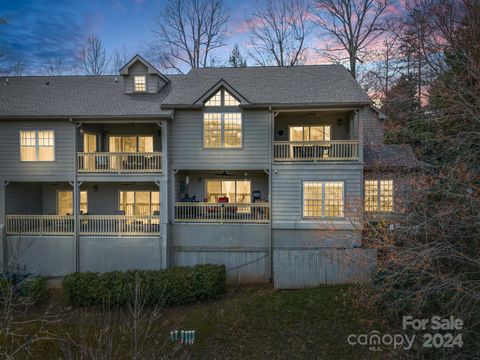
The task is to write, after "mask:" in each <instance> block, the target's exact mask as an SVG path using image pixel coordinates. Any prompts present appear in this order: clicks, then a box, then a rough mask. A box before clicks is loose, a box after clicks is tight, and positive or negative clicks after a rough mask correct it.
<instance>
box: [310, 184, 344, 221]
mask: <svg viewBox="0 0 480 360" xmlns="http://www.w3.org/2000/svg"><path fill="white" fill-rule="evenodd" d="M344 207H345V204H344V195H343V182H342V181H305V182H303V217H305V218H332V217H343V216H344Z"/></svg>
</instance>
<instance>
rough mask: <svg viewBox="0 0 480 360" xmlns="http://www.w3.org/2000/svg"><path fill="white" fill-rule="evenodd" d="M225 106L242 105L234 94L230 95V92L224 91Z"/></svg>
mask: <svg viewBox="0 0 480 360" xmlns="http://www.w3.org/2000/svg"><path fill="white" fill-rule="evenodd" d="M223 95H224V106H238V105H240V102H239V101H238V100H237V99H235V98H234V97H233V96H232V95H230V93H229V92H227V91H224V92H223Z"/></svg>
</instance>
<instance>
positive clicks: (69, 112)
mask: <svg viewBox="0 0 480 360" xmlns="http://www.w3.org/2000/svg"><path fill="white" fill-rule="evenodd" d="M176 77H177V75H174V76H170V77H169V78H170V80H173V79H175V78H176ZM7 79H8V82H7ZM115 80H117V81H115ZM170 86H171V84H168V85H167V86H166V87H165V88H164V89H162V91H160V92H159V93H155V94H125V91H124V86H123V78H122V76H109V75H107V76H18V77H8V78H7V77H3V78H0V117H3V118H5V117H8V118H9V117H38V118H41V117H102V116H105V117H109V116H115V117H128V116H132V117H134V116H139V117H141V116H153V115H155V116H159V117H162V116H165V117H166V116H170V115H171V110H162V109H161V107H160V104H161V102H162V100H163V99H164V98H165V96H166V95H167V93H168V91H169V89H168V88H169V87H170Z"/></svg>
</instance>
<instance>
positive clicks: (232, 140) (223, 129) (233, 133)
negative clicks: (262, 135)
mask: <svg viewBox="0 0 480 360" xmlns="http://www.w3.org/2000/svg"><path fill="white" fill-rule="evenodd" d="M203 146H204V147H206V148H240V147H242V114H241V113H204V114H203Z"/></svg>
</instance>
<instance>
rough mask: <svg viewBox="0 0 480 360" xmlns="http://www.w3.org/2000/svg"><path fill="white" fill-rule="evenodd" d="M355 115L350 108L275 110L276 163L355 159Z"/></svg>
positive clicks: (356, 146)
mask: <svg viewBox="0 0 480 360" xmlns="http://www.w3.org/2000/svg"><path fill="white" fill-rule="evenodd" d="M358 126H359V125H358V116H357V114H356V113H355V111H353V110H312V111H293V110H292V111H290V110H285V111H280V112H276V113H275V119H274V142H273V160H274V161H275V162H299V161H300V162H302V161H307V162H311V161H356V160H359V159H360V151H361V149H360V146H359V136H358V134H359V131H358Z"/></svg>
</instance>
